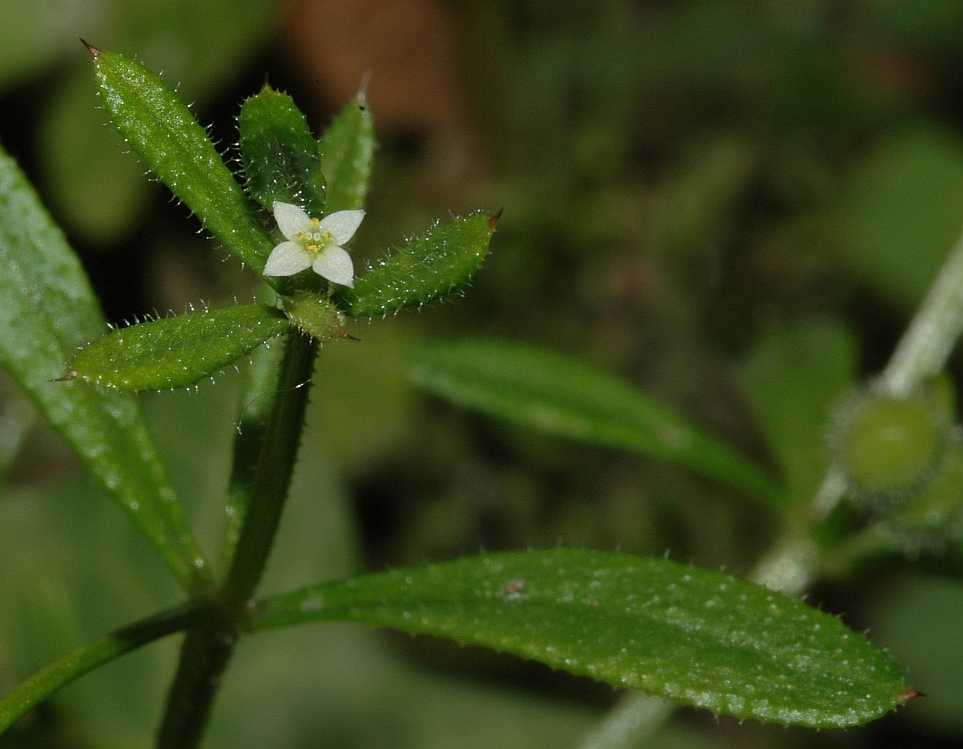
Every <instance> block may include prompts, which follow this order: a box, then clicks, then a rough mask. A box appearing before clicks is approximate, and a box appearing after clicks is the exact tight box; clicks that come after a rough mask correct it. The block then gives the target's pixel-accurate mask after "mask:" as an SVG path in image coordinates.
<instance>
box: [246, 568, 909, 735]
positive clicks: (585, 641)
mask: <svg viewBox="0 0 963 749" xmlns="http://www.w3.org/2000/svg"><path fill="white" fill-rule="evenodd" d="M325 620H348V621H359V622H365V623H367V624H373V625H377V626H385V627H392V628H395V629H400V630H402V631H405V632H411V633H417V634H430V635H436V636H441V637H447V638H449V639H452V640H455V641H457V642H459V643H463V644H470V645H482V646H485V647H489V648H494V649H496V650H500V651H504V652H508V653H513V654H515V655H520V656H523V657H526V658H531V659H533V660H537V661H540V662H542V663H545V664H547V665H549V666H552V667H554V668H560V669H564V670H565V671H569V672H571V673H575V674H579V675H582V676H588V677H591V678H594V679H597V680H599V681H604V682H607V683H609V684H612V685H615V686H619V687H629V688H632V689H641V690H643V691H645V692H649V693H651V694H655V695H658V696H661V697H666V698H668V699H671V700H675V701H678V702H683V703H687V704H691V705H696V706H698V707H703V708H707V709H709V710H712V711H714V712H716V713H719V714H723V715H732V716H735V717H737V718H753V719H755V720H761V721H767V722H778V723H784V724H787V725H802V726H812V727H824V728H829V727H832V728H841V727H844V726H853V725H859V724H861V723H866V722H868V721H870V720H873V719H874V718H878V717H879V716H881V715H884V714H885V713H887V712H889V711H890V710H892V709H893V708H895V707H897V706H899V705H901V704H903V703H905V702H906V701H907V700H908V699H910V698H911V697H913V696H915V692H913V690H911V689H908V688H907V687H906V684H905V682H904V681H903V677H902V674H901V673H900V670H899V668H898V667H897V666H896V664H895V663H894V662H893V660H892V659H891V658H890V657H889V656H888V655H886V654H885V653H884V652H882V651H880V650H877V649H876V648H874V647H873V646H872V645H871V644H870V643H869V642H868V641H867V640H866V638H865V637H863V636H862V635H860V634H858V633H856V632H853V631H851V630H849V629H847V628H846V627H845V626H844V625H843V624H842V623H840V621H839V620H838V619H836V618H835V617H832V616H830V615H828V614H824V613H822V612H820V611H817V610H816V609H812V608H809V607H808V606H806V605H805V604H803V603H802V602H800V601H798V600H796V599H793V598H789V597H788V596H784V595H782V594H780V593H776V592H773V591H770V590H768V589H766V588H762V587H760V586H757V585H753V584H752V583H748V582H745V581H743V580H739V579H736V578H734V577H730V576H728V575H724V574H720V573H718V572H711V571H708V570H701V569H698V568H695V567H687V566H684V565H680V564H677V563H675V562H670V561H667V560H663V559H643V558H640V557H634V556H630V555H628V554H621V553H609V552H596V551H580V550H572V549H556V550H552V551H540V552H522V553H508V554H492V555H490V556H482V557H474V558H467V559H462V560H458V561H454V562H448V563H445V564H438V565H430V566H428V567H422V568H416V569H400V570H395V571H392V572H387V573H381V574H373V575H366V576H363V577H358V578H352V579H349V580H345V581H342V582H333V583H326V584H322V585H318V586H314V587H311V588H306V589H304V590H300V591H296V592H293V593H289V594H286V595H282V596H278V597H275V598H271V599H268V600H267V601H264V602H262V603H261V604H260V605H259V606H258V608H257V611H256V613H255V615H254V619H253V622H252V624H251V627H252V628H253V629H265V628H269V627H281V626H287V625H290V624H297V623H300V622H309V621H325Z"/></svg>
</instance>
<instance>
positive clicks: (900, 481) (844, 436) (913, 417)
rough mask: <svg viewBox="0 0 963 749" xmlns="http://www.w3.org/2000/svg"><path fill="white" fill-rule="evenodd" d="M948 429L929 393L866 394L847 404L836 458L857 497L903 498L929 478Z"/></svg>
mask: <svg viewBox="0 0 963 749" xmlns="http://www.w3.org/2000/svg"><path fill="white" fill-rule="evenodd" d="M948 433H949V432H948V423H947V420H946V418H945V417H944V415H943V414H941V413H939V412H938V411H937V409H935V408H934V407H933V403H932V400H931V399H930V398H929V397H926V396H925V395H922V394H919V393H917V394H914V395H912V396H910V397H907V398H899V397H896V396H892V395H888V394H885V393H868V394H864V395H861V396H858V397H857V398H856V399H855V400H854V401H852V402H851V403H849V404H847V405H846V406H845V408H844V411H843V413H842V415H841V416H840V423H839V425H838V426H837V431H836V434H835V435H834V440H833V441H834V448H835V456H836V459H837V460H838V461H839V464H840V466H841V467H842V469H843V470H844V471H845V473H846V476H847V478H848V479H849V482H850V485H851V487H852V488H853V489H854V490H855V491H856V492H857V493H858V494H859V495H860V496H862V497H864V498H866V499H868V500H870V501H876V500H902V499H904V498H905V497H906V496H907V494H909V493H913V492H916V491H918V490H920V489H921V488H922V487H923V486H925V485H926V483H927V482H928V481H929V480H930V479H931V478H932V477H933V475H934V472H935V470H936V468H937V466H938V465H939V461H940V459H941V457H942V454H943V449H944V447H945V445H946V439H947V436H948Z"/></svg>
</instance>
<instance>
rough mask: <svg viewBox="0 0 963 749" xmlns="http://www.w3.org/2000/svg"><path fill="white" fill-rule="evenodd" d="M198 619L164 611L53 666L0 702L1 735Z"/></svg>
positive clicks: (186, 611) (184, 611)
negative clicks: (73, 686) (93, 675)
mask: <svg viewBox="0 0 963 749" xmlns="http://www.w3.org/2000/svg"><path fill="white" fill-rule="evenodd" d="M197 618H198V617H197V611H196V609H192V608H191V607H189V606H185V607H183V608H180V609H174V610H171V611H165V612H162V613H160V614H157V615H155V616H153V617H150V618H148V619H144V620H143V621H140V622H136V623H134V624H132V625H130V626H128V627H125V628H123V629H120V630H118V631H116V632H113V633H111V634H109V635H107V636H106V637H104V638H103V639H101V640H98V641H97V642H93V643H90V644H89V645H85V646H83V647H81V648H78V649H77V650H74V651H73V652H72V653H70V654H68V655H66V656H64V657H63V658H61V659H60V660H58V661H55V662H54V663H51V664H50V665H49V666H47V667H46V668H44V669H42V670H40V671H38V672H37V673H35V674H34V675H33V676H31V677H30V678H29V679H27V680H26V681H24V682H22V683H21V684H19V685H18V686H17V688H16V689H14V690H13V691H12V692H11V693H10V694H7V695H5V696H4V697H3V698H2V699H0V734H2V733H3V732H4V731H6V730H7V729H8V728H9V727H10V726H12V725H13V724H14V723H15V722H16V721H18V720H19V719H20V718H22V717H23V716H24V715H26V714H27V713H28V712H29V711H30V710H32V709H33V708H34V707H36V706H37V705H38V704H40V703H41V702H43V701H44V700H47V699H49V698H50V697H51V696H52V695H54V694H55V693H56V692H58V691H59V690H61V689H62V688H63V687H65V686H67V685H68V684H70V683H71V682H73V681H76V680H77V679H79V678H80V677H81V676H83V675H84V674H87V673H90V672H91V671H93V670H94V669H97V668H100V667H101V666H103V665H105V664H107V663H109V662H110V661H112V660H115V659H117V658H119V657H121V656H122V655H126V654H127V653H129V652H130V651H131V650H136V649H137V648H139V647H142V646H144V645H146V644H147V643H149V642H152V641H154V640H156V639H158V638H160V637H166V636H167V635H170V634H173V633H174V632H178V631H180V630H182V629H185V628H187V627H188V626H190V624H191V623H192V621H193V620H196V619H197Z"/></svg>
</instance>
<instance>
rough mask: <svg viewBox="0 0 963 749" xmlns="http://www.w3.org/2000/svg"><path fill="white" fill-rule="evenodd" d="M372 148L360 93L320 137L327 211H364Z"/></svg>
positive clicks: (371, 134) (371, 128) (371, 132)
mask: <svg viewBox="0 0 963 749" xmlns="http://www.w3.org/2000/svg"><path fill="white" fill-rule="evenodd" d="M374 149H375V134H374V123H373V122H372V120H371V113H370V112H369V111H368V104H367V101H366V100H365V98H364V96H363V95H362V94H359V95H358V96H357V97H356V98H355V100H354V101H353V102H351V103H350V104H348V105H347V106H345V107H344V108H342V110H341V111H340V112H338V114H337V115H336V116H335V118H334V120H333V121H332V122H331V124H330V125H329V126H328V129H327V130H325V131H324V135H322V136H321V144H320V150H321V171H322V172H324V178H325V179H326V180H327V181H328V210H329V211H330V212H334V211H345V210H352V209H357V208H364V205H365V198H366V197H367V195H368V182H369V180H370V178H371V164H372V161H373V160H374Z"/></svg>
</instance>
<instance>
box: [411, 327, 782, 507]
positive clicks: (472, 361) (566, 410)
mask: <svg viewBox="0 0 963 749" xmlns="http://www.w3.org/2000/svg"><path fill="white" fill-rule="evenodd" d="M411 377H412V379H413V381H414V382H415V383H416V384H417V385H419V386H421V387H423V388H425V389H426V390H429V391H431V392H433V393H435V394H436V395H440V396H442V397H444V398H447V399H449V400H451V401H454V402H455V403H458V404H460V405H463V406H467V407H469V408H474V409H477V410H479V411H483V412H485V413H488V414H491V415H494V416H498V417H500V418H503V419H507V420H509V421H512V422H514V423H516V424H520V425H522V426H526V427H532V428H535V429H538V430H540V431H543V432H547V433H549V434H557V435H561V436H564V437H570V438H573V439H578V440H583V441H585V442H592V443H595V444H600V445H607V446H610V447H618V448H622V449H624V450H631V451H632V452H636V453H640V454H642V455H646V456H649V457H653V458H657V459H659V460H666V461H670V462H673V463H677V464H679V465H683V466H685V467H687V468H690V469H692V470H694V471H697V472H698V473H700V474H702V475H704V476H708V477H711V478H714V479H716V480H717V481H720V482H723V483H726V484H729V485H731V486H734V487H736V488H738V489H741V490H742V491H745V492H747V493H748V494H751V495H753V496H755V497H759V498H761V499H765V500H768V501H770V502H773V503H778V502H779V501H780V492H779V490H778V488H777V487H776V486H775V485H774V484H772V483H771V482H770V481H769V479H768V478H767V477H766V476H765V474H764V473H763V472H762V471H761V470H760V469H759V468H757V467H756V466H755V465H753V464H752V463H750V462H749V461H747V460H746V459H745V458H743V457H742V456H740V455H739V454H738V453H736V452H735V451H734V450H732V449H731V448H729V447H727V446H726V445H725V444H723V443H721V442H719V441H717V440H715V439H713V438H711V437H709V436H707V435H705V434H703V433H702V432H701V431H699V430H698V429H696V428H695V427H693V426H692V425H690V424H689V423H688V422H687V421H686V420H685V419H683V418H682V417H681V416H679V415H677V414H676V413H674V412H673V411H671V410H670V409H668V408H666V407H665V406H662V405H660V404H659V403H657V402H655V401H654V400H652V399H651V398H649V397H648V396H647V395H646V394H645V393H642V392H640V391H639V390H637V389H635V388H633V387H631V386H630V385H628V384H627V383H625V382H623V381H622V380H619V379H617V378H615V377H612V376H610V375H608V374H606V373H604V372H600V371H599V370H596V369H594V368H592V367H590V366H587V365H586V364H583V363H582V362H580V361H578V360H576V359H571V358H568V357H565V356H561V355H559V354H556V353H553V352H550V351H545V350H542V349H537V348H534V347H531V346H525V345H521V344H515V343H505V342H495V341H454V342H449V343H439V344H433V345H429V346H424V347H422V348H420V349H419V350H418V352H417V353H416V354H415V356H414V358H413V363H412V369H411Z"/></svg>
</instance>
